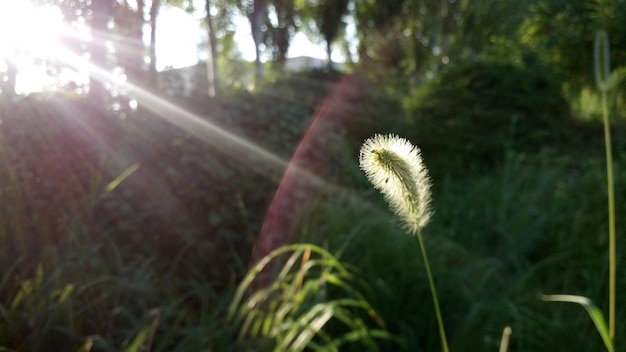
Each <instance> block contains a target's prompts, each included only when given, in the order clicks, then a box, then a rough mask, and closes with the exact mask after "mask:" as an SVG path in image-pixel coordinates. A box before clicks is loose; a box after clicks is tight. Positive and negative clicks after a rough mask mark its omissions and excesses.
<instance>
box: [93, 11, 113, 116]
mask: <svg viewBox="0 0 626 352" xmlns="http://www.w3.org/2000/svg"><path fill="white" fill-rule="evenodd" d="M91 9H92V12H93V18H92V20H91V35H92V39H91V43H90V53H91V64H92V65H93V67H92V69H91V72H90V74H89V97H90V98H91V100H92V102H93V103H94V104H95V105H97V106H103V105H104V101H105V96H106V88H105V84H104V82H105V80H107V79H109V77H108V76H109V75H107V74H106V73H107V72H109V67H108V61H107V48H106V42H107V40H108V39H109V38H108V36H107V33H108V31H109V29H108V27H107V24H108V22H109V18H110V15H111V12H112V10H113V8H112V4H111V1H108V0H107V1H97V2H96V1H94V2H92V3H91Z"/></svg>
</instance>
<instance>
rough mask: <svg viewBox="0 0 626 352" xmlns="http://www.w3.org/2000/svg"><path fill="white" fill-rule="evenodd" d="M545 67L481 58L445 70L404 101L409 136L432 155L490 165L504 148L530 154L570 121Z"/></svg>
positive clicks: (555, 135)
mask: <svg viewBox="0 0 626 352" xmlns="http://www.w3.org/2000/svg"><path fill="white" fill-rule="evenodd" d="M560 86H561V85H560V83H559V82H558V80H557V79H556V76H555V74H553V73H552V72H551V71H550V70H549V68H547V67H543V66H541V65H538V64H528V65H526V66H524V65H517V64H512V63H504V62H497V61H491V60H486V59H481V60H475V61H471V62H465V63H460V64H457V65H454V66H451V67H449V68H448V69H447V70H446V71H445V72H442V73H441V74H440V75H438V76H437V78H436V79H434V80H432V81H430V82H428V83H426V84H425V85H424V86H422V87H420V88H419V89H417V90H416V91H415V92H414V93H412V94H411V95H410V96H409V97H408V101H407V103H406V108H407V110H408V114H409V116H410V119H411V121H412V122H413V123H414V127H413V129H412V130H411V131H408V134H410V135H409V136H408V137H409V138H410V139H412V140H413V141H414V142H415V143H416V144H417V145H419V146H420V147H421V148H422V150H423V152H424V154H425V159H426V162H429V159H430V158H431V157H433V156H436V157H437V158H438V159H442V160H445V161H446V162H450V161H451V160H458V161H463V162H464V163H465V164H466V165H468V166H470V165H471V166H473V167H483V166H485V165H487V166H490V165H493V164H494V163H496V162H498V161H500V160H502V157H503V155H504V154H503V151H504V150H510V149H513V150H518V151H520V150H535V149H536V148H537V147H538V146H539V145H541V144H543V143H545V142H547V141H549V140H551V139H554V138H557V137H559V136H560V134H559V126H560V124H562V123H563V122H564V120H566V119H567V118H568V117H569V115H570V114H569V106H568V104H567V101H566V100H565V99H564V98H563V96H562V94H561V89H560Z"/></svg>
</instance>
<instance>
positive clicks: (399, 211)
mask: <svg viewBox="0 0 626 352" xmlns="http://www.w3.org/2000/svg"><path fill="white" fill-rule="evenodd" d="M359 164H360V166H361V169H362V170H363V171H364V172H365V174H366V176H367V178H368V179H369V181H370V182H371V183H372V184H373V185H374V187H375V188H376V189H378V190H379V191H380V192H381V193H382V194H383V196H384V197H385V200H386V201H387V203H389V205H390V207H391V209H392V210H393V211H394V212H395V213H396V215H397V216H398V217H399V218H400V219H401V220H402V222H403V225H404V227H405V228H406V229H407V230H409V231H410V232H412V233H413V234H415V233H417V232H419V231H420V230H421V229H422V228H423V227H424V226H426V224H427V223H428V221H429V220H430V216H431V212H430V179H429V177H428V172H427V170H426V167H425V166H424V163H423V162H422V157H421V155H420V150H419V149H418V148H416V147H415V146H413V145H412V144H411V143H410V142H409V141H407V140H406V139H404V138H400V137H398V136H396V135H393V134H389V135H375V136H374V137H372V138H370V139H368V140H366V141H365V143H363V146H362V147H361V152H360V155H359Z"/></svg>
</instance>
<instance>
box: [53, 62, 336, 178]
mask: <svg viewBox="0 0 626 352" xmlns="http://www.w3.org/2000/svg"><path fill="white" fill-rule="evenodd" d="M62 53H63V59H64V60H65V61H66V62H68V63H70V64H72V65H74V66H76V67H78V68H86V69H87V70H88V71H89V72H91V74H92V77H93V78H94V79H97V80H99V81H101V82H110V81H111V80H113V79H115V77H114V76H113V75H112V74H111V72H109V71H108V70H105V69H102V68H100V67H97V66H96V65H94V64H92V63H90V62H89V61H87V60H85V59H84V58H81V57H78V56H77V55H75V54H73V53H71V52H69V51H67V50H63V51H62ZM125 89H126V90H127V92H128V95H129V96H132V97H133V98H134V99H136V100H137V101H138V103H139V105H140V106H142V107H144V108H146V109H148V110H150V111H152V112H154V113H155V115H156V116H158V117H160V118H162V119H164V120H166V121H168V122H169V123H171V124H173V125H174V126H177V127H179V128H181V129H183V130H184V131H186V132H188V133H190V134H191V135H193V136H195V137H197V138H199V139H201V140H202V141H204V142H206V143H208V144H209V145H211V146H213V147H215V148H216V149H218V150H219V151H221V152H223V153H225V154H227V155H229V156H230V157H232V158H234V159H235V160H238V161H240V162H242V163H245V164H246V165H248V166H249V167H250V168H251V169H252V170H254V171H255V172H258V173H261V174H263V175H264V176H265V177H268V178H270V179H274V180H276V181H279V180H280V179H281V178H282V174H283V172H285V170H286V169H287V168H288V167H289V169H290V173H293V174H295V175H297V177H300V178H303V179H306V180H307V182H310V183H312V184H314V185H316V187H323V188H330V189H333V188H335V187H336V186H333V185H331V184H329V183H328V182H326V181H324V180H322V179H321V178H320V177H318V176H317V175H315V174H313V173H311V172H310V171H308V170H305V169H303V168H302V167H299V166H296V165H291V164H292V163H291V162H290V161H287V160H284V159H283V158H281V157H279V156H277V155H276V154H275V153H273V152H271V151H270V150H267V149H266V148H264V147H262V146H259V145H258V144H255V143H253V142H251V141H249V140H247V139H246V138H244V137H242V136H239V135H237V134H234V133H232V132H230V131H228V130H226V129H224V128H222V127H220V126H218V125H216V124H214V123H212V122H211V121H209V119H210V117H209V116H205V117H200V116H198V115H196V114H194V113H193V112H191V111H188V110H186V109H184V108H181V107H180V106H178V105H176V104H174V103H172V102H170V101H168V100H167V99H165V98H163V97H160V96H158V95H156V94H154V93H151V92H149V91H148V90H146V89H144V88H142V87H139V86H138V85H136V84H133V83H132V82H129V81H127V82H126V83H125Z"/></svg>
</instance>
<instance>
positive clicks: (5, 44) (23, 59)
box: [0, 0, 63, 93]
mask: <svg viewBox="0 0 626 352" xmlns="http://www.w3.org/2000/svg"><path fill="white" fill-rule="evenodd" d="M62 19H63V15H62V14H61V11H60V10H59V9H58V8H57V7H53V6H48V5H46V6H42V7H38V8H35V7H33V5H32V4H30V2H28V1H25V0H18V1H2V2H0V57H1V58H3V59H4V60H12V61H13V62H14V63H15V64H16V65H17V66H18V67H19V72H20V73H19V76H18V82H17V86H16V91H18V93H19V92H32V91H39V90H43V89H44V88H45V87H48V86H50V85H52V84H53V82H51V78H50V77H49V76H48V75H47V74H46V70H45V67H43V65H41V64H38V63H40V62H41V60H42V59H55V58H58V57H59V53H60V50H61V46H60V44H59V37H60V35H61V34H62V31H63V22H62ZM5 69H6V63H3V65H0V70H5Z"/></svg>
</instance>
